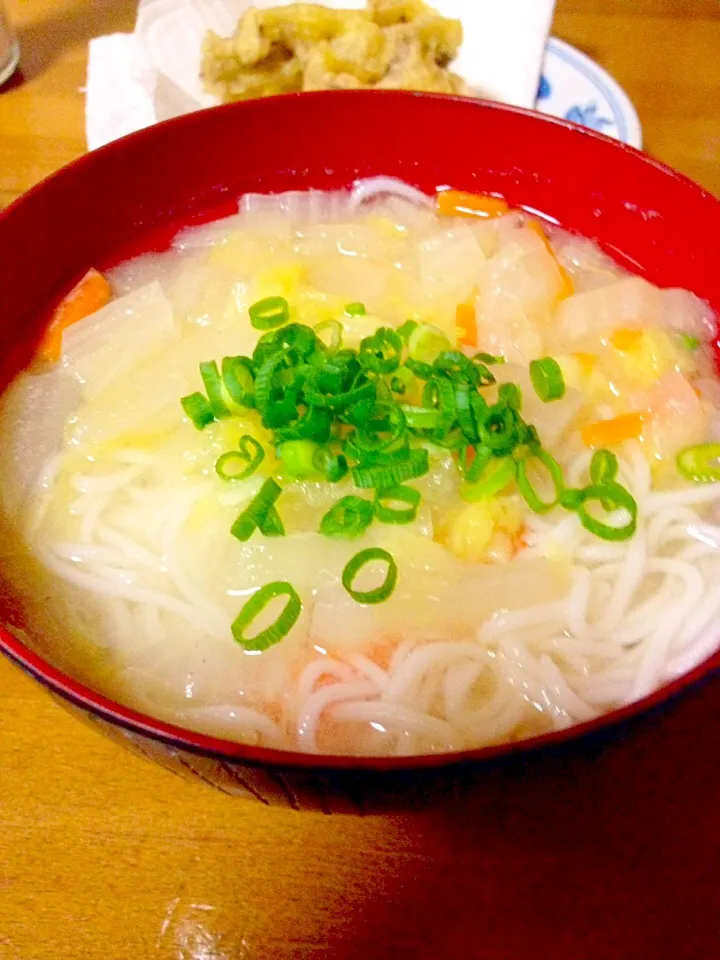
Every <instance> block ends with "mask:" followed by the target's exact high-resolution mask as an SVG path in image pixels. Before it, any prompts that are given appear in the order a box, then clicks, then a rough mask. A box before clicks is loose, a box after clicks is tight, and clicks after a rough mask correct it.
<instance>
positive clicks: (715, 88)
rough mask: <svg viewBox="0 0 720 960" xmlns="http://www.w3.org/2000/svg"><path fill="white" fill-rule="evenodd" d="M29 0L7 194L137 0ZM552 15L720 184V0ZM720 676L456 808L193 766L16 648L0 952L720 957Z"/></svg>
mask: <svg viewBox="0 0 720 960" xmlns="http://www.w3.org/2000/svg"><path fill="white" fill-rule="evenodd" d="M9 7H10V11H11V13H12V14H13V15H14V16H15V19H16V22H17V23H18V24H19V27H20V33H21V42H22V48H23V60H22V64H23V78H22V79H20V78H18V79H16V81H14V82H13V83H12V84H11V85H10V87H9V88H8V89H5V90H4V91H2V92H1V93H0V206H2V205H4V204H7V203H9V202H10V201H11V200H12V199H13V198H14V197H16V196H17V195H18V194H20V193H21V192H22V191H24V190H25V189H27V188H28V187H30V186H31V185H32V184H34V183H35V182H36V181H38V180H39V179H41V178H42V177H44V176H46V175H47V174H49V173H51V172H52V171H53V170H55V169H57V168H58V167H60V166H61V165H62V164H64V163H67V162H68V161H70V160H72V159H73V158H74V157H76V156H78V155H79V154H80V153H81V152H82V151H83V149H84V139H83V96H82V86H83V83H84V75H85V62H86V51H87V41H88V40H89V39H90V37H92V36H94V35H97V34H100V33H110V32H113V31H118V30H129V29H131V25H132V20H133V8H134V4H133V3H132V2H128V0H95V2H92V0H22V2H20V0H10V3H9ZM555 33H556V34H557V35H558V36H561V37H563V38H564V39H566V40H568V41H570V42H571V43H574V44H576V45H578V46H579V47H581V48H582V49H584V50H586V51H587V52H588V53H589V54H590V55H591V56H593V57H594V58H595V59H597V60H598V61H599V62H600V63H602V64H604V65H605V66H606V67H607V68H609V70H610V71H611V72H612V73H613V74H614V75H615V76H616V77H617V79H618V80H619V81H620V83H621V84H622V85H623V86H624V87H625V88H626V89H627V90H628V92H629V94H630V96H631V97H632V99H633V100H634V102H635V104H636V105H637V108H638V111H639V114H640V117H641V119H642V123H643V127H644V131H645V142H646V146H647V149H648V150H649V151H650V152H652V153H655V154H657V155H658V156H659V157H661V158H662V159H663V160H666V161H668V162H669V163H671V164H672V165H674V166H675V167H677V168H678V169H680V170H681V171H683V172H684V173H687V174H688V175H690V176H691V177H694V178H695V179H697V180H698V181H699V182H701V183H702V184H703V185H704V186H706V187H708V188H709V189H710V190H714V191H715V192H716V193H717V192H720V57H719V56H718V53H719V52H720V5H719V4H718V2H717V0H559V2H558V10H557V18H556V24H555ZM1 298H2V291H0V303H1ZM719 694H720V683H719V682H718V681H714V682H708V683H706V684H705V685H704V686H703V687H702V688H701V689H699V690H698V691H696V692H694V693H693V694H692V696H690V697H687V698H685V699H683V700H682V701H681V702H680V703H679V704H676V705H674V706H673V707H672V708H671V709H670V710H669V711H668V712H666V713H664V714H662V715H659V716H658V715H656V716H655V717H654V718H651V719H649V720H646V721H645V722H644V723H642V724H641V725H640V726H639V727H636V728H635V729H633V730H630V731H625V732H624V733H623V735H622V736H621V737H620V738H619V739H618V740H617V741H616V742H613V743H611V744H610V745H608V746H607V747H605V748H603V749H594V748H592V749H591V748H590V747H580V748H576V749H575V750H573V751H570V752H569V753H567V754H562V755H560V756H558V757H546V758H539V759H536V760H532V761H529V762H528V763H526V764H521V765H517V766H513V767H511V768H510V769H509V770H506V769H501V770H499V771H498V770H493V771H488V777H487V784H486V785H485V787H484V788H483V789H482V790H480V791H479V793H478V795H477V796H474V797H473V798H471V799H467V800H465V801H462V802H458V803H457V804H454V805H453V806H452V808H446V809H444V810H442V811H434V812H425V813H413V814H408V815H406V816H398V817H393V818H365V819H353V818H348V817H335V818H324V817H322V816H319V815H310V814H307V815H305V814H294V813H291V812H285V811H282V810H275V809H265V808H261V807H259V806H255V805H253V804H251V803H247V802H243V801H238V800H232V799H230V798H228V797H226V796H224V795H222V794H220V793H214V792H212V791H210V790H208V789H205V788H203V787H201V786H199V785H196V784H192V783H186V782H184V781H181V780H179V779H175V778H174V777H173V776H172V775H171V774H169V773H167V772H165V771H163V770H161V769H159V768H157V767H153V766H151V765H149V764H147V763H145V762H144V761H142V760H140V759H137V758H135V757H134V756H131V755H130V754H129V753H125V752H124V751H122V750H121V749H119V748H118V747H116V746H115V745H113V744H110V743H109V742H106V741H105V740H103V739H102V738H100V737H99V736H97V734H95V733H94V732H91V731H89V730H87V729H86V728H85V727H84V726H83V725H81V724H79V723H77V722H76V721H75V720H73V719H71V718H70V717H69V716H68V715H66V714H65V712H64V711H63V710H61V709H59V708H58V707H57V706H55V705H54V704H53V703H52V702H51V701H50V699H49V698H47V697H46V696H45V695H44V694H43V692H42V691H41V690H40V688H39V687H38V686H37V685H36V684H34V683H33V682H31V681H29V680H27V679H26V678H24V677H23V676H22V675H21V674H20V672H19V671H18V670H16V669H15V668H12V667H11V666H10V665H9V664H7V663H5V662H2V663H0V958H1V960H131V958H132V960H148V958H150V957H153V958H155V957H157V958H158V960H163V958H173V960H174V958H178V960H200V958H203V960H259V958H268V960H270V958H272V960H286V958H287V960H289V958H310V957H333V958H350V957H358V958H364V960H370V958H384V957H394V958H395V957H397V958H411V957H413V958H414V957H428V958H430V957H433V958H437V960H442V958H455V957H462V958H483V960H523V958H525V957H530V956H532V957H533V958H534V960H544V958H550V957H553V958H557V960H614V958H617V960H621V958H622V960H624V958H627V957H633V958H637V960H665V958H667V960H695V958H700V957H710V956H711V955H714V956H717V955H718V952H719V951H718V944H719V943H720V927H719V924H718V919H717V918H718V916H720V902H719V900H718V893H719V886H718V862H719V861H720V847H719V845H718V836H719V831H718V826H717V810H718V800H720V778H719V776H718V772H717V771H718V764H717V756H718V753H717V751H718V744H719V743H720V708H719V707H718V705H717V703H718V695H719ZM590 876H592V877H593V884H592V889H593V890H594V891H595V892H594V894H593V896H592V897H588V896H585V895H584V891H585V890H586V889H587V888H588V886H589V884H588V883H587V881H588V878H589V877H590ZM598 890H601V891H604V892H603V893H601V894H600V895H598V893H597V891H598Z"/></svg>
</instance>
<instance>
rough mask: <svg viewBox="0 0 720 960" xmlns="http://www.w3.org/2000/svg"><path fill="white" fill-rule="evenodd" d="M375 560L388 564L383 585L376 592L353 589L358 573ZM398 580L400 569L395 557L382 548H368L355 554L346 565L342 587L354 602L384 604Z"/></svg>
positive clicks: (376, 588)
mask: <svg viewBox="0 0 720 960" xmlns="http://www.w3.org/2000/svg"><path fill="white" fill-rule="evenodd" d="M375 560H381V561H383V562H384V563H386V564H387V573H386V574H385V580H384V581H383V583H381V584H380V586H379V587H375V589H374V590H355V589H353V583H354V581H355V578H356V577H357V575H358V573H360V571H361V570H362V568H363V567H364V566H366V565H367V564H368V563H372V562H373V561H375ZM397 578H398V568H397V564H396V563H395V560H394V558H393V555H392V554H391V553H388V551H387V550H383V549H382V548H381V547H368V549H367V550H361V551H360V553H357V554H355V556H354V557H353V558H352V560H350V562H349V563H348V564H347V565H346V567H345V569H344V570H343V574H342V585H343V586H344V587H345V589H346V590H347V592H348V593H349V594H350V596H351V597H352V598H353V600H356V601H357V602H358V603H368V604H371V603H382V602H383V601H385V600H387V599H388V597H389V596H390V595H391V594H392V592H393V590H394V589H395V586H396V584H397Z"/></svg>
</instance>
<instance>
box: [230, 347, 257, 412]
mask: <svg viewBox="0 0 720 960" xmlns="http://www.w3.org/2000/svg"><path fill="white" fill-rule="evenodd" d="M222 379H223V383H224V384H225V389H226V390H227V392H228V393H229V394H230V397H231V399H232V400H233V401H234V402H235V403H236V404H237V405H238V406H239V407H254V406H255V365H254V363H253V362H252V360H251V359H250V357H223V361H222Z"/></svg>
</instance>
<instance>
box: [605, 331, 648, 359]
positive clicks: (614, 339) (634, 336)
mask: <svg viewBox="0 0 720 960" xmlns="http://www.w3.org/2000/svg"><path fill="white" fill-rule="evenodd" d="M642 336H643V332H642V330H633V329H631V328H624V327H623V328H621V329H620V330H616V331H615V332H614V333H613V334H612V336H611V337H610V343H611V344H612V345H613V346H614V347H615V348H616V349H617V350H619V351H620V352H621V353H627V352H628V351H630V350H637V349H638V347H639V346H640V341H641V340H642Z"/></svg>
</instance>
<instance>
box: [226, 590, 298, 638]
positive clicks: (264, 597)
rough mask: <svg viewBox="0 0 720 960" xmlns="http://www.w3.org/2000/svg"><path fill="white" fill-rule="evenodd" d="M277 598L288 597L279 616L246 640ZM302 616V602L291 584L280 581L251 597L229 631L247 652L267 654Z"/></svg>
mask: <svg viewBox="0 0 720 960" xmlns="http://www.w3.org/2000/svg"><path fill="white" fill-rule="evenodd" d="M276 597H287V601H286V603H285V607H284V608H283V611H282V613H281V614H280V615H279V616H278V618H277V619H276V620H275V621H274V623H272V624H271V625H270V626H269V627H266V628H265V629H264V630H261V631H260V632H259V633H256V634H255V636H254V637H249V636H248V630H249V628H250V627H251V626H252V624H253V622H254V621H255V620H256V619H257V618H258V617H259V616H260V614H261V613H262V612H263V610H264V609H265V607H267V605H268V604H269V603H271V602H272V601H273V600H274V599H275V598H276ZM301 613H302V600H301V599H300V597H299V596H298V594H297V591H296V590H295V588H294V587H293V586H291V584H289V583H284V582H282V581H279V582H276V583H267V584H265V586H264V587H261V588H260V589H259V590H258V591H257V593H254V594H253V595H252V597H250V599H249V600H248V601H247V603H246V604H245V606H244V607H243V608H242V610H241V611H240V613H239V615H238V616H237V617H236V618H235V620H234V621H233V623H232V627H231V629H232V635H233V637H234V638H235V642H236V643H239V644H240V646H241V647H244V648H245V649H246V650H252V651H254V652H256V653H257V652H259V651H261V650H267V649H268V647H272V646H273V645H274V644H276V643H279V642H280V640H283V639H284V638H285V637H286V636H287V635H288V634H289V633H290V631H291V630H292V628H293V627H294V626H295V624H296V623H297V621H298V618H299V617H300V614H301Z"/></svg>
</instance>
